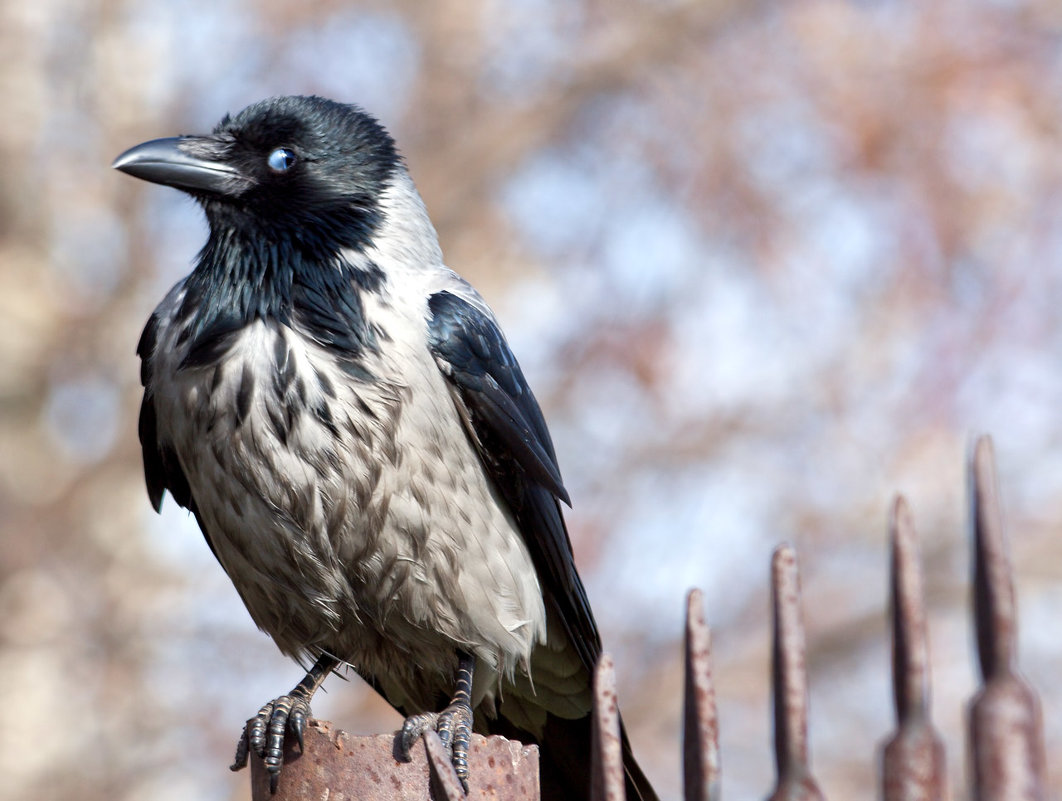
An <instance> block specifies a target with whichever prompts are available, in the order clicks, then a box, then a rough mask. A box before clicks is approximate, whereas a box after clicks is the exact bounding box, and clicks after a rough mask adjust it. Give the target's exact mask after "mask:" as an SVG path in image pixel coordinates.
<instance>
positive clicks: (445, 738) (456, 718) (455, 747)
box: [399, 699, 472, 793]
mask: <svg viewBox="0 0 1062 801" xmlns="http://www.w3.org/2000/svg"><path fill="white" fill-rule="evenodd" d="M432 729H434V730H435V731H436V732H438V734H439V739H440V740H442V744H443V746H445V748H446V753H447V754H449V755H450V764H452V765H453V766H454V771H455V772H456V773H457V778H458V779H459V780H460V781H461V786H462V787H463V788H464V791H465V792H466V793H467V792H468V748H469V744H470V743H471V741H472V706H471V705H470V704H469V703H468V702H467V701H465V700H463V699H455V700H454V702H453V703H451V704H450V705H449V706H448V707H446V709H444V710H443V711H442V712H425V713H423V714H420V715H410V716H409V717H408V718H406V720H405V722H404V723H403V724H402V731H401V733H400V734H399V740H400V749H401V754H402V756H403V758H405V759H406V760H408V759H409V752H410V749H412V748H413V744H414V743H416V741H417V740H418V739H419V738H420V737H421V735H423V734H424V733H425V732H427V731H430V730H432Z"/></svg>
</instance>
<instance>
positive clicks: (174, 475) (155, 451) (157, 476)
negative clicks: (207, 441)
mask: <svg viewBox="0 0 1062 801" xmlns="http://www.w3.org/2000/svg"><path fill="white" fill-rule="evenodd" d="M158 333H159V318H158V314H157V313H156V314H152V315H151V317H150V319H148V321H147V325H146V326H144V332H143V333H142V334H141V335H140V342H139V343H138V344H137V346H136V353H137V356H139V357H140V383H141V384H142V385H143V387H144V400H143V401H141V403H140V422H139V426H138V429H139V434H140V447H141V449H142V451H143V455H144V480H145V482H146V483H147V491H148V497H149V498H150V499H151V505H152V506H153V507H155V511H156V512H157V511H159V510H160V509H161V508H162V497H163V495H164V494H165V493H167V492H169V493H170V495H171V496H172V497H173V500H175V501H176V502H177V503H178V504H180V505H181V506H183V507H184V508H185V509H187V510H189V511H190V512H191V513H192V514H193V515H195V519H196V522H198V523H199V528H200V530H201V531H202V532H203V537H204V539H206V541H207V545H209V546H210V550H211V551H212V552H213V553H214V556H215V557H217V555H218V552H217V550H215V548H214V543H213V542H211V541H210V535H209V534H207V530H206V526H204V525H203V519H202V518H201V517H200V515H199V509H198V508H197V507H196V503H195V498H193V497H192V489H191V487H190V486H189V485H188V478H187V477H186V476H185V474H184V470H182V469H181V463H180V461H179V460H178V458H177V454H176V452H175V451H174V450H173V448H170V447H168V446H165V445H163V444H162V443H161V442H160V441H159V434H158V417H157V415H156V412H155V397H154V394H153V392H152V386H151V385H152V371H153V365H152V358H153V356H154V354H155V348H156V346H157V345H158Z"/></svg>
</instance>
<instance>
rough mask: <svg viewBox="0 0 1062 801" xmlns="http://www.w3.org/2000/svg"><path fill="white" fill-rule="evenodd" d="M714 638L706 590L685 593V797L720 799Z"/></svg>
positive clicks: (692, 800) (701, 800)
mask: <svg viewBox="0 0 1062 801" xmlns="http://www.w3.org/2000/svg"><path fill="white" fill-rule="evenodd" d="M711 650H712V641H711V633H710V632H709V630H708V623H707V622H706V621H705V618H704V594H703V593H702V592H701V591H700V590H696V589H695V590H691V591H690V593H689V595H688V596H687V597H686V686H685V698H684V703H683V708H684V710H685V719H684V725H683V730H682V751H683V788H684V798H685V799H686V801H719V798H720V790H719V718H718V716H717V714H716V708H715V686H714V685H713V684H712V667H711Z"/></svg>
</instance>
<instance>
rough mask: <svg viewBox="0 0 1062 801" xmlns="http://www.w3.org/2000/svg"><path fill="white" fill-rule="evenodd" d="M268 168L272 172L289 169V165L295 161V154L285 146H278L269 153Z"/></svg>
mask: <svg viewBox="0 0 1062 801" xmlns="http://www.w3.org/2000/svg"><path fill="white" fill-rule="evenodd" d="M267 161H268V163H269V169H271V170H272V171H273V172H284V171H285V170H288V169H291V166H292V165H293V164H294V163H295V154H294V153H292V152H291V151H290V150H288V149H287V148H286V147H278V148H277V149H276V150H274V151H273V152H272V153H270V154H269V159H268V160H267Z"/></svg>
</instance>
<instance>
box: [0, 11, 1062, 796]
mask: <svg viewBox="0 0 1062 801" xmlns="http://www.w3.org/2000/svg"><path fill="white" fill-rule="evenodd" d="M1060 34H1062V13H1060V12H1059V10H1058V7H1057V5H1056V4H1054V3H1050V2H1046V0H1027V1H1025V2H1023V0H1015V1H1014V2H1009V3H998V2H987V1H985V2H977V1H975V2H969V0H941V2H937V3H926V4H920V3H914V2H901V1H900V0H864V1H863V2H847V3H846V2H839V1H837V0H808V1H807V2H794V3H776V4H775V3H738V2H734V0H702V1H701V2H695V1H692V0H691V1H689V2H681V1H679V0H657V1H656V2H650V1H649V0H645V1H644V2H635V1H634V0H622V1H621V2H611V3H605V2H602V0H579V1H578V2H566V1H565V0H518V2H501V1H500V0H461V2H458V1H457V0H438V1H437V2H431V3H421V2H416V1H415V0H402V1H400V2H397V3H384V2H373V1H372V0H370V1H368V2H362V3H338V2H330V1H329V0H318V1H317V2H304V3H298V4H295V3H282V2H279V0H263V1H262V2H258V3H249V2H246V0H220V1H219V2H206V1H205V0H190V1H188V2H175V3H163V2H160V1H159V0H151V1H150V2H140V3H133V2H128V1H127V0H107V1H104V0H82V2H71V1H70V0H38V2H35V3H32V4H30V3H16V2H7V3H4V4H0V92H2V96H3V97H4V98H5V103H6V108H7V111H6V112H5V113H4V114H3V115H0V167H2V173H0V174H2V175H3V180H2V182H0V365H2V367H3V369H2V370H0V532H2V536H3V547H2V549H0V685H2V686H4V687H6V688H7V689H8V691H9V698H10V699H11V700H9V702H8V710H7V716H6V722H5V725H4V726H3V727H0V773H2V774H3V776H4V785H5V797H8V798H13V799H20V798H25V799H31V798H32V799H37V798H48V799H67V798H71V799H72V798H78V799H81V800H82V801H91V799H97V798H98V799H103V798H107V799H121V800H123V801H125V800H127V799H128V800H129V801H133V800H134V799H137V800H138V799H152V800H153V801H159V799H169V798H174V799H176V798H187V797H196V798H206V799H227V798H245V797H246V796H247V790H246V778H245V777H244V776H229V774H228V773H227V772H226V771H225V765H226V764H227V763H226V759H227V758H228V756H229V753H228V752H229V749H230V747H231V746H232V745H234V744H235V739H236V734H237V733H238V728H239V723H240V721H241V720H243V719H244V718H245V717H247V716H248V715H250V714H251V713H252V712H253V711H255V710H256V709H257V708H258V705H260V704H261V703H262V702H263V701H264V700H266V699H267V697H272V696H273V695H275V694H277V693H279V692H282V691H284V690H286V689H287V688H288V687H289V686H290V685H291V684H293V683H294V682H295V681H296V680H297V678H298V676H299V671H298V668H297V667H296V666H294V665H290V664H288V663H285V662H284V660H282V659H281V658H280V657H279V655H278V654H276V653H275V649H273V647H272V645H271V644H270V643H269V642H268V641H267V640H266V639H265V638H264V637H263V636H262V635H260V634H257V633H256V632H254V630H253V626H252V625H251V622H250V620H249V618H248V617H247V615H246V614H245V613H244V612H243V610H242V608H241V607H240V606H239V602H238V600H237V599H236V598H235V593H234V592H232V590H231V588H230V586H229V585H228V583H227V580H226V579H225V577H224V575H223V574H222V573H221V571H220V569H218V568H217V565H216V564H215V563H213V561H212V558H211V557H210V555H209V552H208V550H207V549H206V548H205V547H204V546H203V544H202V542H201V539H200V538H199V536H198V534H196V533H195V530H194V524H193V523H192V522H191V521H189V520H188V519H187V517H186V516H185V515H184V514H183V513H181V512H179V511H178V510H175V509H174V508H173V507H172V505H171V506H169V507H168V508H167V509H166V510H164V511H165V514H164V515H163V517H161V518H157V517H155V516H154V514H153V513H152V512H151V510H150V508H149V504H148V502H147V498H146V494H145V492H144V490H143V486H142V478H141V474H140V465H139V447H138V444H137V442H136V434H135V420H136V412H137V405H138V403H139V386H138V365H137V361H136V358H135V356H134V354H133V350H134V346H135V343H136V341H137V337H138V335H139V329H140V326H141V325H142V324H143V321H144V320H145V319H146V317H147V315H148V314H149V313H150V311H151V309H152V308H153V306H154V304H155V303H156V302H157V300H158V299H159V298H160V297H161V295H162V293H163V292H164V291H165V289H166V288H167V287H168V286H169V285H170V284H172V283H173V282H174V281H175V280H177V279H178V278H179V277H180V276H181V275H182V274H183V273H184V272H185V271H186V270H187V269H188V264H189V262H190V261H191V259H192V258H193V257H194V254H195V252H196V249H197V248H198V247H199V245H200V243H201V241H202V238H203V236H204V231H203V225H202V221H201V220H200V218H199V216H198V212H197V210H196V209H195V207H194V206H193V204H191V203H190V202H189V201H187V200H186V199H184V198H182V197H180V196H179V195H178V193H175V192H172V191H166V190H162V189H160V188H157V187H150V186H146V185H139V184H137V183H135V182H133V181H130V180H129V179H127V178H123V177H122V176H119V175H117V174H116V173H113V172H112V171H111V170H109V168H108V165H109V163H110V161H111V160H112V159H113V157H114V156H115V155H116V154H117V153H118V152H120V151H121V150H123V149H124V148H125V147H128V146H130V145H132V144H135V143H137V142H140V141H142V140H144V139H147V138H152V137H156V136H164V135H171V134H174V133H178V132H194V131H201V130H206V129H209V127H210V126H212V125H213V124H214V122H215V121H216V120H217V119H218V118H220V116H221V115H222V114H223V113H224V112H225V111H236V110H238V109H239V108H241V107H242V106H244V105H245V104H247V103H249V102H252V101H254V100H257V99H259V98H261V97H264V96H267V95H270V94H284V93H293V92H299V93H310V92H316V93H321V94H325V95H328V96H332V97H335V98H337V99H342V100H349V101H352V102H358V103H361V104H362V105H364V106H365V107H367V108H368V109H369V110H370V111H373V112H374V113H376V114H378V115H379V116H380V117H381V118H382V119H383V121H384V122H385V123H386V124H387V125H388V126H389V127H390V128H391V129H392V131H393V132H394V133H395V135H396V137H397V139H398V141H399V144H400V146H401V148H402V149H403V151H404V153H405V155H406V158H407V161H408V163H409V165H410V168H411V171H412V173H413V175H414V178H415V180H416V181H417V182H418V185H419V186H420V189H421V191H422V194H423V195H424V197H425V200H426V202H427V204H428V207H429V209H430V210H431V212H432V215H433V218H434V220H435V222H436V224H437V226H438V227H439V231H440V236H441V239H442V243H443V247H444V251H445V252H446V254H447V260H448V263H449V264H450V265H451V266H453V267H454V268H455V269H457V270H458V271H460V272H461V273H462V274H464V275H465V276H466V277H468V278H469V279H470V280H472V281H473V282H474V283H475V284H477V286H479V287H480V288H481V289H482V290H483V291H484V293H485V294H486V296H487V297H488V298H489V299H490V300H491V302H492V303H493V304H494V305H495V307H496V308H497V310H498V311H499V314H500V316H501V317H502V320H503V323H504V324H505V326H506V329H507V331H508V332H509V335H510V338H511V340H512V343H513V345H514V349H515V350H516V352H517V354H518V355H519V356H520V358H521V360H522V361H523V363H524V366H525V370H526V372H527V373H528V374H529V377H530V379H531V383H532V385H533V386H534V387H535V388H536V392H537V394H538V395H539V398H540V400H542V401H543V404H544V405H545V406H546V408H547V416H548V417H549V419H550V421H551V424H552V428H553V431H554V438H555V440H556V441H557V444H558V450H559V452H560V457H561V464H562V467H563V468H564V471H565V476H566V479H567V483H568V485H569V489H570V490H571V494H572V497H573V498H574V499H575V510H574V511H573V512H572V514H571V515H570V516H569V520H570V524H571V529H572V536H573V540H574V541H575V547H576V551H577V555H578V558H579V562H580V565H581V566H582V571H583V573H584V575H585V577H586V578H587V582H588V585H589V587H590V590H591V595H592V598H593V600H594V601H595V608H596V609H597V611H598V616H599V618H600V619H601V621H602V623H603V628H604V632H605V640H606V647H608V648H609V649H610V650H612V651H613V652H615V653H617V654H618V656H619V671H620V674H621V677H623V679H624V684H623V686H622V688H621V695H622V696H623V699H624V702H625V704H624V708H625V717H626V719H627V722H628V724H629V725H630V726H631V728H632V736H633V738H634V740H635V745H636V750H638V751H640V752H641V753H642V754H644V756H643V757H642V761H643V764H645V765H646V767H647V770H648V772H649V774H650V775H651V776H652V777H654V779H655V780H656V781H657V783H658V785H659V786H660V788H661V789H662V790H663V791H664V792H665V793H667V794H668V795H671V796H674V795H676V794H677V792H678V775H679V774H678V762H677V759H678V757H677V754H678V740H677V733H678V721H679V704H680V687H681V684H680V659H679V649H678V644H677V643H678V637H679V632H680V627H679V626H680V622H679V613H680V610H681V609H682V605H683V604H682V595H683V592H684V591H685V589H686V588H687V587H688V586H691V585H693V584H698V585H701V586H703V587H704V589H705V590H706V593H707V598H708V618H709V622H710V623H711V624H712V626H713V629H714V639H715V660H716V673H717V679H718V685H719V686H718V693H719V698H720V703H721V712H722V726H723V760H724V771H725V776H726V781H725V783H724V788H725V791H726V794H727V795H728V796H734V797H747V796H753V795H757V794H759V795H761V796H762V795H763V794H764V792H765V791H766V789H767V788H768V787H769V785H770V775H771V769H772V768H771V763H770V760H769V756H768V750H767V746H768V742H769V728H768V713H767V701H766V678H767V659H768V654H767V627H766V624H765V612H766V608H767V600H766V599H767V587H766V578H767V564H768V559H769V553H770V548H771V546H772V544H773V543H775V542H776V541H778V540H780V539H790V540H792V541H794V542H795V543H796V544H797V545H798V547H799V548H800V549H801V556H802V565H803V568H804V570H805V581H804V586H805V595H806V599H805V603H806V617H807V620H808V629H809V636H810V639H811V650H812V657H811V659H812V665H811V669H812V681H813V687H812V699H811V701H812V717H813V719H812V736H813V753H814V760H815V766H816V770H817V772H818V774H819V775H820V777H821V779H822V785H823V786H824V789H825V790H826V792H827V795H829V796H831V797H835V798H847V797H852V796H854V795H860V796H862V797H869V796H870V795H871V794H873V793H874V792H875V791H874V789H873V788H874V784H873V782H874V778H873V777H874V760H873V758H872V754H873V753H874V749H875V747H876V744H877V742H878V741H879V739H880V738H881V737H882V736H884V734H885V733H886V732H887V730H888V728H889V727H890V725H891V713H890V711H889V707H888V703H889V693H888V683H887V682H888V679H887V666H888V648H887V641H886V638H885V635H886V630H885V626H884V616H883V611H884V607H885V601H884V593H885V586H886V577H885V574H886V568H887V560H886V558H885V546H884V528H885V515H886V508H887V501H888V498H889V496H890V494H891V493H892V492H894V491H895V490H897V489H902V490H903V491H905V492H906V493H907V494H908V496H909V498H910V499H911V501H912V506H913V509H914V512H915V516H916V520H917V522H918V524H919V527H920V530H921V531H922V533H923V536H924V539H925V543H926V544H925V556H926V560H927V586H928V591H929V593H930V601H931V604H932V609H931V613H930V625H931V629H932V634H933V636H934V643H933V647H932V654H933V667H934V671H935V678H936V683H935V691H936V692H935V702H934V709H935V714H936V717H937V719H938V721H939V722H940V725H941V727H942V728H943V729H945V732H946V734H947V737H948V747H949V758H950V763H951V769H952V771H953V774H954V784H955V786H956V787H961V786H962V784H961V782H962V775H963V774H962V770H961V765H962V759H963V745H962V735H961V731H962V725H963V723H962V715H963V708H964V706H963V705H964V702H965V699H966V698H967V697H968V696H969V694H970V693H971V691H972V689H973V686H974V681H975V679H974V675H973V669H972V664H973V662H972V652H971V649H970V647H969V643H970V633H969V626H968V624H967V622H966V619H965V615H966V603H967V592H968V591H967V572H968V570H967V564H968V557H967V555H966V551H965V547H966V542H965V533H964V531H965V529H964V527H965V517H964V516H965V506H964V500H963V484H964V475H963V459H964V450H965V448H966V443H967V440H968V437H969V435H970V434H971V433H972V432H977V431H988V432H991V433H992V434H994V435H995V438H996V445H997V452H998V455H999V460H1000V468H1001V482H1002V489H1003V497H1004V498H1005V499H1006V512H1007V515H1008V519H1009V523H1010V531H1011V532H1012V534H1013V538H1014V542H1013V555H1014V560H1015V567H1016V571H1017V577H1018V580H1019V591H1020V592H1019V599H1020V602H1021V608H1022V612H1023V621H1024V628H1023V631H1022V660H1023V664H1024V666H1025V668H1026V671H1027V673H1028V674H1029V675H1030V676H1031V678H1032V680H1033V681H1034V683H1035V684H1037V685H1038V686H1039V688H1040V690H1041V692H1042V693H1043V694H1044V701H1045V710H1046V719H1047V723H1048V731H1047V744H1048V753H1049V754H1050V753H1062V687H1059V686H1058V683H1057V681H1055V675H1056V673H1057V664H1058V661H1059V659H1060V657H1062V651H1060V648H1059V645H1058V637H1057V636H1055V629H1056V628H1057V625H1056V620H1055V618H1056V614H1055V610H1057V608H1058V604H1059V602H1060V601H1062V584H1060V582H1059V577H1060V568H1059V565H1060V564H1062V562H1060V557H1062V553H1060V551H1062V545H1060V539H1059V537H1058V531H1059V527H1060V524H1062V500H1060V499H1062V462H1060V456H1059V454H1060V453H1062V449H1060V448H1059V444H1060V439H1062V426H1060V425H1059V422H1058V420H1059V413H1058V410H1059V409H1060V408H1062V374H1060V369H1059V364H1060V355H1062V354H1060V351H1062V315H1060V314H1059V312H1058V308H1059V304H1060V303H1062V270H1060V269H1059V268H1058V266H1057V262H1058V261H1059V256H1060V254H1062V203H1060V202H1059V201H1060V197H1059V194H1060V179H1062V159H1060V155H1059V154H1060V153H1062V148H1060V147H1059V144H1060V126H1062V60H1060V53H1062V49H1060V47H1059V44H1060ZM329 687H330V689H331V693H330V694H329V695H328V696H325V697H324V698H322V700H321V701H320V702H319V703H318V705H317V712H318V714H321V715H322V716H328V717H332V718H333V719H335V720H336V721H337V723H339V724H340V725H342V726H344V727H345V728H348V729H351V730H355V731H377V730H386V729H388V728H390V727H393V726H394V725H395V717H394V716H393V713H391V712H390V711H389V710H388V709H387V708H386V707H385V705H383V704H382V703H381V702H380V701H379V700H378V699H376V698H375V697H374V696H373V695H372V694H371V693H370V692H369V691H367V690H366V689H365V688H363V687H361V686H360V684H359V683H358V682H356V681H352V682H351V683H350V685H349V686H345V685H342V684H340V683H339V682H336V681H334V680H333V681H332V682H329ZM1049 762H1051V763H1052V765H1051V767H1050V770H1051V779H1052V781H1053V786H1054V789H1055V792H1056V793H1057V792H1059V791H1060V790H1062V766H1060V765H1059V764H1055V763H1058V760H1050V759H1049Z"/></svg>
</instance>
